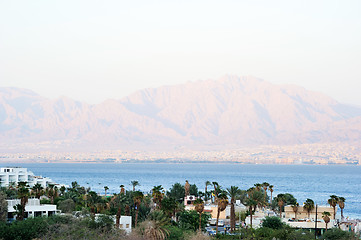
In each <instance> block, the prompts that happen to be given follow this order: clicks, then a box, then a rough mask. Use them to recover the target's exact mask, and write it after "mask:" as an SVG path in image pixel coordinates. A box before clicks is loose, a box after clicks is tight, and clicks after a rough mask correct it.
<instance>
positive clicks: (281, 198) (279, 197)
mask: <svg viewBox="0 0 361 240" xmlns="http://www.w3.org/2000/svg"><path fill="white" fill-rule="evenodd" d="M276 200H277V204H278V206H279V208H280V218H282V208H283V205H285V202H286V199H285V195H284V194H282V193H280V194H278V195H277V197H276Z"/></svg>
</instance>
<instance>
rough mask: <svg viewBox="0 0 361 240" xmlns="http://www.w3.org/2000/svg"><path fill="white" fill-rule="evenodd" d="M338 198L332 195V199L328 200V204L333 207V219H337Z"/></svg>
mask: <svg viewBox="0 0 361 240" xmlns="http://www.w3.org/2000/svg"><path fill="white" fill-rule="evenodd" d="M338 200H339V199H338V197H337V196H336V195H331V196H330V198H329V199H328V200H327V203H328V204H330V206H331V207H333V219H336V206H337V203H338Z"/></svg>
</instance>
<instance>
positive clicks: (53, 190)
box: [46, 184, 59, 204]
mask: <svg viewBox="0 0 361 240" xmlns="http://www.w3.org/2000/svg"><path fill="white" fill-rule="evenodd" d="M46 195H47V196H48V197H49V198H50V202H51V204H54V198H56V197H58V195H59V194H58V187H56V186H55V185H54V184H49V186H48V187H47V188H46Z"/></svg>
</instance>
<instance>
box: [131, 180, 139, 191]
mask: <svg viewBox="0 0 361 240" xmlns="http://www.w3.org/2000/svg"><path fill="white" fill-rule="evenodd" d="M131 184H132V187H133V192H134V191H135V187H136V186H140V184H139V182H138V181H136V180H134V181H131Z"/></svg>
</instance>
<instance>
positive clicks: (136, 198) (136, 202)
mask: <svg viewBox="0 0 361 240" xmlns="http://www.w3.org/2000/svg"><path fill="white" fill-rule="evenodd" d="M143 198H144V195H143V193H142V192H141V191H136V192H134V193H133V201H134V206H135V223H134V226H137V223H138V215H139V207H140V204H141V203H142V201H143Z"/></svg>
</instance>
